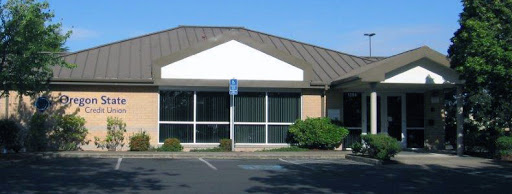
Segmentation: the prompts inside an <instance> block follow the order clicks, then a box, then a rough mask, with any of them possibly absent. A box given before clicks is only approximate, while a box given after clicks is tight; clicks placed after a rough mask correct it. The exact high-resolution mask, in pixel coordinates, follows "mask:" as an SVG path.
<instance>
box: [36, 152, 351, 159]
mask: <svg viewBox="0 0 512 194" xmlns="http://www.w3.org/2000/svg"><path fill="white" fill-rule="evenodd" d="M36 154H37V155H38V156H39V157H41V158H45V159H51V158H161V159H192V158H208V159H279V158H281V159H345V155H346V153H343V152H310V153H308V152H272V153H262V152H215V153H200V152H195V153H190V152H154V153H152V152H142V153H140V152H132V153H131V152H118V153H112V152H71V153H68V152H54V153H36Z"/></svg>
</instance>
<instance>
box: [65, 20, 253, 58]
mask: <svg viewBox="0 0 512 194" xmlns="http://www.w3.org/2000/svg"><path fill="white" fill-rule="evenodd" d="M180 28H236V29H245V28H244V27H237V26H187V25H178V26H177V27H173V28H168V29H165V30H159V31H156V32H151V33H147V34H143V35H139V36H135V37H131V38H127V39H121V40H117V41H114V42H109V43H105V44H101V45H98V46H94V47H91V48H86V49H82V50H78V51H74V52H68V53H66V54H64V55H62V56H63V57H65V56H68V55H73V54H77V53H80V52H85V51H89V50H93V49H97V48H101V47H105V46H109V45H113V44H117V43H121V42H126V41H130V40H134V39H138V38H143V37H147V36H151V35H155V34H159V33H163V32H169V31H173V30H177V29H180Z"/></svg>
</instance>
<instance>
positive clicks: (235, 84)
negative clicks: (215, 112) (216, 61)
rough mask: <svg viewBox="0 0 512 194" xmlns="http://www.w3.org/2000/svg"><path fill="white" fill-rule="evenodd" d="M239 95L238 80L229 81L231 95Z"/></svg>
mask: <svg viewBox="0 0 512 194" xmlns="http://www.w3.org/2000/svg"><path fill="white" fill-rule="evenodd" d="M237 94H238V80H237V79H231V80H229V95H237Z"/></svg>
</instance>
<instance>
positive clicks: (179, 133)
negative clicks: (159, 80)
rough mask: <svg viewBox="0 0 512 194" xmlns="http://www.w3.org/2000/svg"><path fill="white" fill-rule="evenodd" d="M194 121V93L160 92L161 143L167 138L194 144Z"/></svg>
mask: <svg viewBox="0 0 512 194" xmlns="http://www.w3.org/2000/svg"><path fill="white" fill-rule="evenodd" d="M193 120H194V93H193V92H180V91H162V92H160V134H159V140H160V143H163V142H164V141H165V139H167V138H178V139H179V140H180V141H181V142H183V143H192V142H193V132H194V131H193V127H194V126H193V125H192V123H191V121H193Z"/></svg>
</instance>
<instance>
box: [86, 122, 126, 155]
mask: <svg viewBox="0 0 512 194" xmlns="http://www.w3.org/2000/svg"><path fill="white" fill-rule="evenodd" d="M124 133H126V123H125V122H124V121H123V119H121V118H117V117H108V118H107V136H106V137H105V139H104V140H100V138H99V137H94V144H95V145H96V146H97V147H98V148H101V149H104V148H107V149H108V150H109V151H117V150H120V149H119V148H118V147H121V149H122V148H123V147H124Z"/></svg>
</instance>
